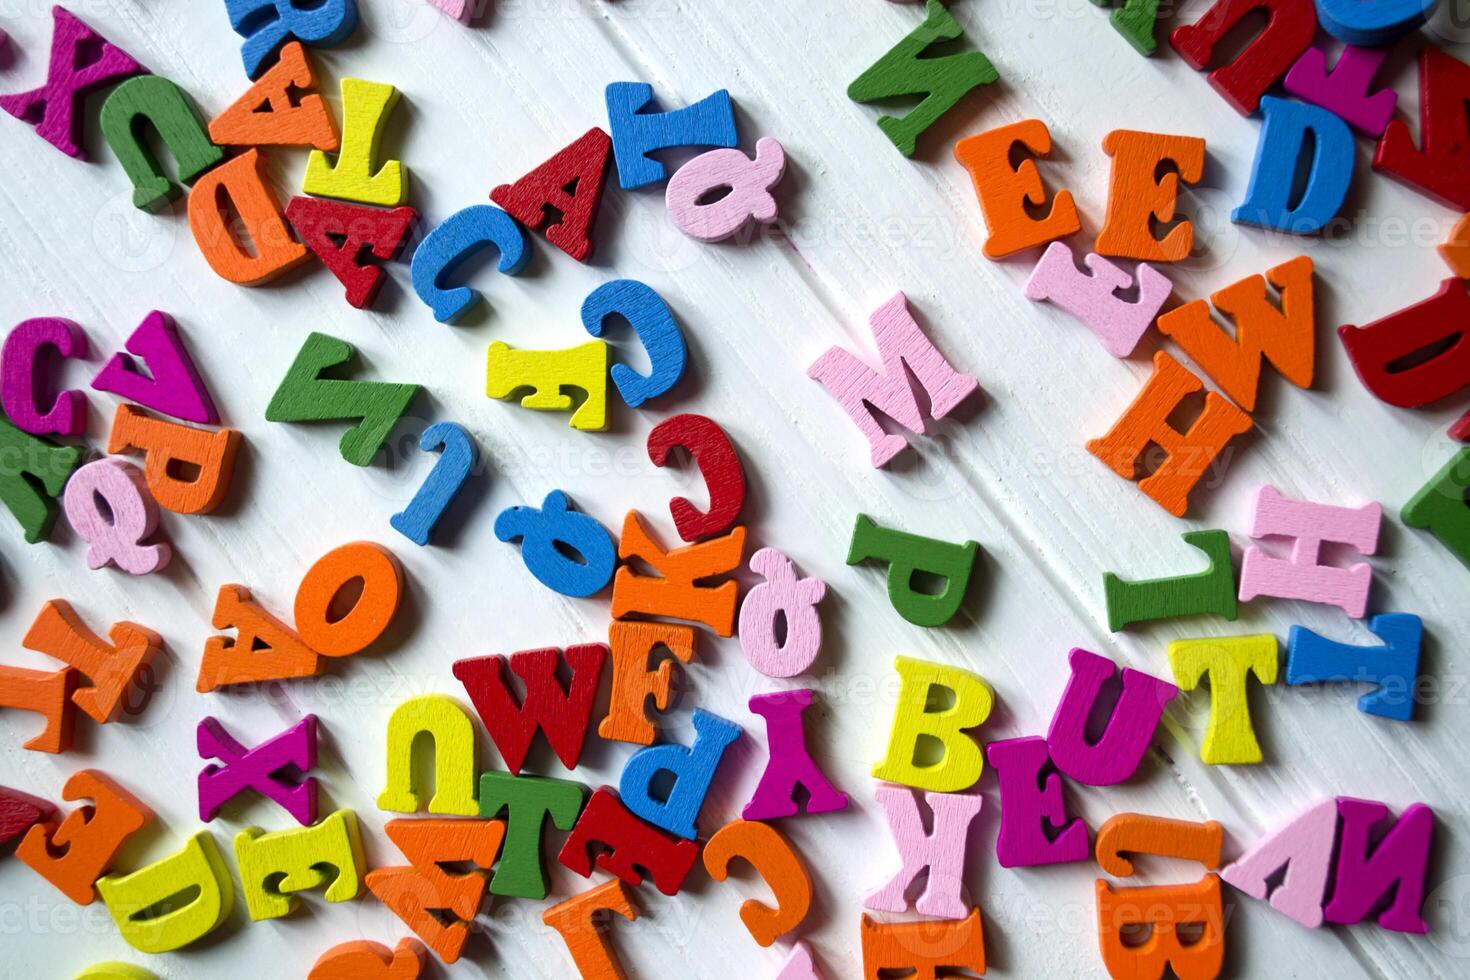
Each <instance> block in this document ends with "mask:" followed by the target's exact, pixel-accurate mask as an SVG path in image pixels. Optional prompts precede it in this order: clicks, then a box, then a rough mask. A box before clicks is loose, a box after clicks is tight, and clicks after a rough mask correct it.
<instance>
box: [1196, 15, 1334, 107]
mask: <svg viewBox="0 0 1470 980" xmlns="http://www.w3.org/2000/svg"><path fill="white" fill-rule="evenodd" d="M1263 10H1264V11H1265V13H1266V17H1267V21H1266V26H1265V28H1264V29H1263V30H1262V31H1261V33H1260V34H1258V35H1256V36H1255V37H1254V38H1252V40H1251V43H1250V44H1249V45H1248V46H1247V47H1246V48H1245V50H1244V51H1241V52H1240V53H1239V54H1237V55H1236V56H1235V58H1234V59H1233V60H1232V61H1230V63H1229V64H1226V65H1222V66H1221V67H1219V68H1216V69H1215V70H1213V71H1211V72H1210V76H1209V78H1210V85H1211V87H1212V88H1214V90H1215V91H1216V92H1219V93H1220V96H1221V97H1222V98H1223V99H1224V100H1225V101H1226V102H1228V103H1230V105H1231V107H1232V108H1234V109H1235V111H1236V112H1238V113H1240V114H1241V115H1242V116H1249V115H1250V114H1251V113H1253V112H1255V111H1256V107H1257V106H1258V105H1259V104H1260V102H1261V96H1262V95H1264V94H1265V93H1266V91H1267V90H1268V89H1270V88H1271V86H1272V85H1274V84H1275V83H1276V80H1277V79H1279V78H1280V77H1281V76H1282V75H1284V74H1286V70H1287V69H1288V68H1290V67H1291V66H1292V64H1293V63H1294V62H1295V61H1296V60H1297V58H1299V57H1301V54H1302V52H1303V51H1305V50H1307V48H1308V47H1310V46H1311V44H1312V39H1313V38H1314V37H1316V35H1317V14H1316V11H1315V10H1314V9H1313V6H1312V0H1216V2H1215V4H1214V6H1212V7H1210V9H1209V10H1207V11H1205V13H1204V15H1203V16H1201V17H1200V19H1199V20H1198V21H1196V22H1195V23H1193V24H1185V25H1183V26H1181V27H1176V28H1174V33H1172V34H1171V35H1169V44H1170V45H1172V46H1173V48H1174V50H1175V51H1177V52H1179V57H1181V58H1183V59H1184V62H1185V64H1187V65H1189V67H1191V68H1193V69H1194V70H1195V71H1203V70H1204V69H1205V68H1206V67H1207V66H1209V65H1210V64H1211V63H1212V61H1213V60H1214V54H1215V47H1216V45H1218V44H1219V43H1220V42H1221V41H1222V40H1223V39H1224V38H1225V36H1226V35H1227V34H1230V33H1231V32H1232V31H1233V30H1234V28H1235V27H1236V25H1237V24H1239V23H1240V22H1241V21H1242V20H1243V19H1244V18H1245V17H1247V16H1250V15H1252V14H1256V13H1258V12H1260V11H1263Z"/></svg>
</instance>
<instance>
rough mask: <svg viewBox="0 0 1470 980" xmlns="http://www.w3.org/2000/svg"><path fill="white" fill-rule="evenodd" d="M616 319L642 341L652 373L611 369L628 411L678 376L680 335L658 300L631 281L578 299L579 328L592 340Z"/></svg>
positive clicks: (681, 348) (682, 352) (609, 285)
mask: <svg viewBox="0 0 1470 980" xmlns="http://www.w3.org/2000/svg"><path fill="white" fill-rule="evenodd" d="M610 316H617V317H621V318H622V319H623V320H626V321H627V323H628V325H629V326H631V327H632V328H633V332H634V333H636V334H637V335H638V339H639V340H640V341H641V342H642V343H643V350H644V352H645V353H646V354H647V355H648V361H649V363H650V364H651V365H652V366H653V369H652V370H651V371H650V372H649V373H648V374H646V375H644V374H639V373H638V372H637V371H634V370H633V369H632V368H630V367H628V366H627V365H626V364H614V365H613V366H612V372H611V373H612V379H613V384H615V385H617V386H618V394H619V395H621V396H622V399H623V402H624V403H625V404H626V405H627V406H628V407H629V408H638V407H639V406H641V405H642V404H643V403H644V402H646V401H648V400H649V399H650V398H657V397H658V396H659V395H662V394H664V393H665V392H667V391H668V390H669V389H670V388H672V387H674V385H676V384H678V383H679V379H680V378H681V377H683V376H684V359H685V357H686V351H685V349H684V334H683V333H682V332H681V331H680V330H679V324H677V323H676V322H674V314H673V312H672V311H671V310H670V309H669V304H667V303H665V302H664V300H663V297H662V296H660V295H659V294H658V293H656V292H654V291H653V289H652V288H650V287H649V286H646V285H644V284H643V283H641V282H639V281H638V280H636V279H614V280H613V281H612V282H606V283H603V284H602V285H601V286H598V287H597V288H596V289H594V290H592V292H591V293H589V294H587V298H586V299H585V300H583V301H582V326H583V327H585V328H586V330H587V332H588V333H590V334H591V335H592V336H594V337H601V336H602V335H603V334H604V333H606V331H607V318H608V317H610Z"/></svg>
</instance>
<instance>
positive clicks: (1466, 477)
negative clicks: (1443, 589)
mask: <svg viewBox="0 0 1470 980" xmlns="http://www.w3.org/2000/svg"><path fill="white" fill-rule="evenodd" d="M1467 491H1470V449H1462V450H1460V451H1459V452H1458V453H1456V454H1455V455H1454V456H1452V457H1450V461H1449V462H1448V463H1446V464H1445V465H1444V466H1443V467H1442V468H1441V469H1440V471H1439V472H1438V473H1436V474H1435V475H1434V476H1433V477H1432V478H1431V479H1430V481H1429V482H1428V483H1426V484H1425V485H1424V486H1423V487H1421V488H1420V490H1419V492H1418V493H1416V494H1414V497H1413V499H1411V500H1410V501H1409V502H1408V503H1407V504H1406V505H1404V513H1403V518H1404V523H1405V524H1407V525H1409V527H1417V528H1422V529H1424V530H1426V531H1428V532H1429V533H1430V534H1433V535H1434V536H1435V537H1436V538H1438V539H1439V543H1440V544H1442V545H1444V546H1445V547H1446V548H1448V549H1449V550H1450V551H1451V552H1453V553H1454V554H1455V556H1456V557H1458V558H1459V559H1460V560H1461V561H1462V562H1464V563H1465V564H1467V565H1470V492H1467Z"/></svg>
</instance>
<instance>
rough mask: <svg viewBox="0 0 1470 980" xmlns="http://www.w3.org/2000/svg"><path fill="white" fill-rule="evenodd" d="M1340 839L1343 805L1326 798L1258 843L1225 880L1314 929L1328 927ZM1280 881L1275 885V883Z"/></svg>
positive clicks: (1232, 866)
mask: <svg viewBox="0 0 1470 980" xmlns="http://www.w3.org/2000/svg"><path fill="white" fill-rule="evenodd" d="M1336 840H1337V801H1336V800H1333V799H1326V800H1323V801H1322V802H1320V803H1318V804H1316V805H1315V806H1313V807H1312V808H1311V809H1309V810H1307V811H1305V812H1304V813H1302V814H1300V815H1298V816H1296V817H1293V818H1292V819H1291V821H1290V822H1289V823H1287V824H1286V825H1285V826H1283V827H1281V828H1279V829H1277V830H1275V831H1272V832H1271V833H1270V834H1268V835H1267V836H1265V837H1262V838H1261V839H1260V840H1258V841H1256V842H1255V843H1254V844H1253V845H1251V847H1250V848H1249V849H1247V850H1246V852H1245V853H1244V854H1242V855H1241V856H1240V857H1239V858H1237V859H1236V860H1235V862H1234V863H1232V864H1230V865H1227V866H1226V867H1225V869H1224V870H1223V871H1221V872H1220V877H1221V878H1223V879H1224V880H1225V881H1227V882H1228V883H1230V884H1231V885H1233V886H1234V887H1236V888H1238V889H1240V890H1241V891H1243V892H1245V893H1246V894H1247V895H1249V896H1251V897H1252V898H1258V899H1265V898H1267V897H1268V896H1269V898H1270V902H1271V907H1272V908H1273V909H1275V910H1276V911H1278V912H1280V913H1281V914H1282V915H1286V916H1290V917H1291V918H1292V919H1295V920H1296V921H1297V922H1300V923H1301V924H1302V925H1304V926H1306V927H1307V928H1308V929H1315V928H1317V927H1318V926H1320V925H1321V924H1322V905H1323V904H1324V903H1325V902H1326V900H1327V881H1328V877H1329V874H1330V872H1331V869H1332V852H1333V846H1332V845H1333V843H1334V842H1335V841H1336ZM1273 879H1278V880H1277V881H1276V883H1275V886H1274V887H1273V886H1272V880H1273Z"/></svg>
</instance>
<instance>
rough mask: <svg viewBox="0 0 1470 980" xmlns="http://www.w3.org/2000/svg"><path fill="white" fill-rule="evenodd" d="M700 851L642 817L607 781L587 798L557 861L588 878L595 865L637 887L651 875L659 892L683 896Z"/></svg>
mask: <svg viewBox="0 0 1470 980" xmlns="http://www.w3.org/2000/svg"><path fill="white" fill-rule="evenodd" d="M594 845H597V846H598V850H597V854H596V858H595V859H594V857H593V852H592V850H591V849H592V847H593V846H594ZM698 856H699V845H698V844H697V843H695V842H694V841H692V840H684V839H682V838H678V837H670V836H668V835H666V834H664V833H663V832H662V831H660V830H658V829H656V828H654V827H653V826H651V825H649V824H646V823H644V822H643V821H642V820H639V819H638V818H637V817H635V816H633V814H632V813H630V812H628V808H627V807H625V806H623V804H622V801H621V800H619V799H618V794H617V793H615V792H614V791H613V790H612V788H611V787H608V786H603V787H602V788H601V789H599V790H598V791H597V792H595V793H593V794H592V798H591V799H590V800H588V801H587V806H586V807H585V808H584V809H583V810H582V815H581V817H579V818H578V819H577V824H576V826H575V827H573V828H572V832H571V834H570V835H569V836H568V837H567V840H566V843H565V844H563V845H562V849H561V852H560V853H559V854H558V855H557V860H558V861H560V862H561V863H562V864H563V865H564V866H565V867H566V868H568V869H569V870H571V871H572V872H573V873H574V874H579V875H581V876H582V877H583V878H589V877H591V876H592V868H593V867H594V865H595V866H596V867H599V868H601V869H602V870H604V871H606V872H608V873H609V874H612V875H616V876H617V877H618V878H621V879H622V880H623V881H625V882H627V883H628V884H630V885H632V886H633V887H635V888H636V887H638V886H639V885H641V884H642V883H643V876H644V875H645V874H646V875H648V876H649V877H650V878H652V879H653V884H654V887H655V888H657V889H658V890H659V891H661V892H663V893H664V894H665V895H677V894H678V893H679V889H680V888H681V887H682V886H683V884H684V879H685V878H686V877H687V876H688V875H689V870H690V869H691V868H693V867H694V859H695V858H697V857H698Z"/></svg>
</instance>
